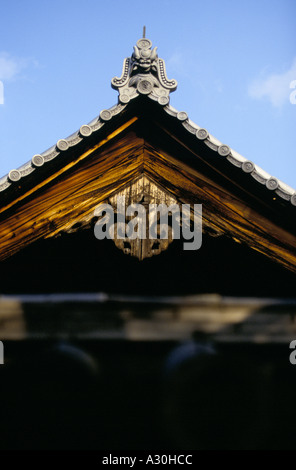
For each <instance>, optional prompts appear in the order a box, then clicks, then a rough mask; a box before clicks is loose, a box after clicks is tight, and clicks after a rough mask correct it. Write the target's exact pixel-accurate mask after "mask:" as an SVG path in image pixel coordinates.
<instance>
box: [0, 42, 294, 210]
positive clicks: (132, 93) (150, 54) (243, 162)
mask: <svg viewBox="0 0 296 470" xmlns="http://www.w3.org/2000/svg"><path fill="white" fill-rule="evenodd" d="M151 46H152V43H151V41H150V40H149V39H146V38H142V39H140V40H139V41H138V42H137V46H134V53H133V55H132V57H131V58H127V59H125V60H124V63H123V70H122V75H121V77H120V78H118V77H114V78H113V79H112V81H111V85H112V88H114V89H117V90H118V91H119V97H118V104H116V105H114V106H112V107H111V108H109V109H104V110H102V111H101V112H100V114H99V116H97V117H95V118H94V119H93V120H92V121H91V122H89V123H88V124H83V125H82V126H81V127H80V129H79V130H78V131H76V132H74V133H73V134H71V135H70V136H68V137H66V138H63V139H60V140H58V142H57V143H56V144H54V145H53V146H52V147H51V148H49V149H48V150H46V151H44V152H42V153H40V154H36V155H34V156H33V157H32V159H31V160H30V161H29V162H27V163H25V164H24V165H22V166H21V167H19V168H17V169H12V170H11V171H10V172H9V173H8V174H7V175H5V176H4V177H2V178H1V179H0V197H1V192H3V191H5V190H6V189H8V188H9V187H10V186H11V185H13V184H15V183H17V184H19V183H20V182H21V180H22V179H23V178H26V177H27V176H28V175H30V174H31V173H35V172H38V170H39V169H40V168H41V167H42V166H43V165H47V164H48V162H51V161H52V160H54V159H58V158H60V157H61V155H62V154H63V153H64V152H66V151H68V149H70V148H73V147H75V146H77V145H78V144H81V142H82V141H86V140H87V139H89V137H90V136H91V135H94V134H98V135H99V134H100V131H101V130H102V128H103V127H104V126H108V125H109V123H110V121H111V120H112V119H114V117H116V116H117V115H118V114H120V113H122V112H123V110H124V109H125V108H126V107H127V106H128V104H129V103H130V101H131V100H135V99H138V98H139V97H140V96H141V95H142V96H146V97H147V98H149V99H151V100H153V101H155V102H157V103H158V105H159V107H162V108H163V110H164V111H165V112H166V113H167V114H168V115H170V116H172V117H174V118H175V120H176V122H178V125H179V126H183V127H184V128H185V129H186V130H187V132H188V133H189V134H192V135H194V136H195V137H196V139H198V140H199V141H200V142H202V143H203V145H204V146H207V147H208V148H210V149H211V150H213V152H214V155H215V156H216V157H217V159H219V160H221V157H223V158H224V160H225V163H226V160H227V162H228V163H230V164H231V165H234V166H235V167H237V168H240V169H241V170H242V172H244V173H246V174H248V175H249V176H250V178H253V179H254V180H255V181H256V182H258V183H259V184H260V185H263V186H264V187H265V188H266V189H267V190H268V191H271V192H274V193H275V194H276V195H277V196H279V197H280V198H281V199H282V200H283V201H284V202H287V203H290V204H292V205H293V206H296V190H295V189H293V188H292V187H290V186H288V185H287V184H285V183H284V182H283V181H280V180H279V179H278V178H276V177H274V176H272V175H270V174H269V173H267V172H266V171H264V170H263V169H262V168H260V167H259V166H258V165H256V164H255V163H253V162H252V161H249V160H247V159H246V158H244V157H243V156H242V155H240V154H239V153H238V152H236V151H235V150H233V149H232V148H231V147H229V146H228V145H225V144H224V143H222V142H220V141H219V140H218V139H216V138H215V137H214V136H213V135H211V134H210V133H209V132H208V131H207V129H204V128H201V127H199V126H198V125H197V124H195V123H194V122H193V121H191V119H190V118H189V116H188V115H187V113H186V112H185V111H178V110H177V109H175V108H173V107H172V106H171V105H170V104H169V93H170V92H172V91H175V90H176V88H177V81H176V80H168V78H167V76H166V69H165V63H164V61H163V59H160V58H158V57H157V54H156V49H157V48H154V49H153V51H151ZM145 53H146V54H145ZM141 54H144V57H145V59H142V56H141ZM141 61H142V62H144V63H146V64H147V63H148V65H146V69H147V68H148V67H150V69H153V67H154V68H155V70H156V78H155V76H154V75H153V74H152V73H149V74H148V75H147V77H146V76H145V75H144V74H143V73H136V74H134V75H133V74H132V72H133V70H134V69H135V68H137V67H139V66H138V65H137V64H138V63H141ZM151 63H152V65H151ZM154 63H155V65H154V66H153V64H154ZM142 65H143V64H142ZM144 65H145V64H144ZM145 73H146V71H145ZM226 166H227V164H226Z"/></svg>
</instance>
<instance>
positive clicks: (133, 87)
mask: <svg viewBox="0 0 296 470" xmlns="http://www.w3.org/2000/svg"><path fill="white" fill-rule="evenodd" d="M116 67H117V65H116ZM111 85H112V88H114V90H115V92H117V93H118V102H117V104H115V105H114V106H112V107H110V108H109V109H104V110H102V111H101V112H100V114H99V116H97V117H96V118H95V119H93V120H92V121H91V122H89V123H88V124H83V125H82V126H81V127H80V129H79V130H78V131H76V132H74V133H73V134H72V135H71V136H69V137H66V138H62V139H60V140H59V141H58V142H57V143H56V144H54V145H53V146H52V147H51V148H50V149H48V150H47V151H45V152H43V153H40V154H36V155H34V156H33V157H32V159H31V161H29V162H27V163H25V164H24V165H22V166H21V167H20V168H18V169H12V170H11V171H10V172H9V174H8V175H6V176H4V177H3V178H2V179H1V180H0V227H1V231H0V236H1V243H0V262H1V270H0V279H1V296H0V340H1V341H2V342H3V345H4V364H3V365H0V383H1V384H2V385H1V392H0V398H1V403H6V405H5V407H3V409H2V410H1V411H0V415H1V417H2V422H4V423H5V426H4V427H3V429H1V431H0V447H1V448H3V449H5V448H20V449H22V448H24V449H28V448H33V449H35V448H36V449H40V448H47V449H55V448H60V449H63V448H81V449H108V450H109V449H149V448H151V449H156V448H158V449H161V448H162V449H163V448H166V449H168V448H170V449H182V450H184V449H216V448H217V449H243V448H246V449H260V448H295V442H296V439H295V436H294V433H295V431H294V429H293V422H294V418H296V410H295V406H294V398H293V396H294V388H295V386H296V375H295V374H296V366H294V365H293V364H292V363H291V361H290V359H289V358H290V355H291V353H292V349H290V343H291V342H292V341H293V340H296V323H295V314H296V296H295V293H294V291H295V280H296V275H295V273H296V224H295V220H296V218H295V215H296V191H295V190H294V189H292V188H291V187H289V186H288V185H286V184H285V183H283V182H282V181H279V180H278V179H277V178H275V177H274V176H271V175H269V174H268V173H266V172H265V171H264V170H262V169H261V168H260V167H258V166H257V165H256V164H255V163H253V162H251V161H248V160H246V159H245V158H244V157H243V156H242V155H240V154H239V153H237V152H236V151H234V150H233V149H232V148H231V147H230V146H228V145H226V144H225V143H223V142H220V141H218V140H217V139H216V138H215V137H214V136H212V135H211V134H210V132H209V130H207V129H204V128H200V127H199V126H198V125H197V124H195V123H194V122H193V121H191V119H190V117H189V116H188V115H187V113H186V112H185V111H183V110H181V111H180V110H176V109H175V108H173V107H172V106H171V105H170V94H171V93H172V92H174V91H175V90H176V88H177V82H176V80H174V79H169V78H168V77H167V72H166V67H165V62H164V60H163V59H161V58H159V57H158V53H157V48H156V47H153V46H152V42H151V41H150V40H149V39H147V38H146V37H143V38H141V39H139V40H138V41H137V43H136V45H135V46H134V49H133V53H132V54H131V56H130V57H129V58H126V59H125V60H124V63H123V69H122V75H121V76H120V77H115V78H113V79H112V81H111ZM251 138H252V135H251V134H250V139H251ZM291 347H292V346H291ZM294 367H295V369H294ZM16 430H17V431H16Z"/></svg>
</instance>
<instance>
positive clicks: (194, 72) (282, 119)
mask: <svg viewBox="0 0 296 470" xmlns="http://www.w3.org/2000/svg"><path fill="white" fill-rule="evenodd" d="M295 18H296V1H295V0H256V1H254V0H249V1H243V0H236V1H235V0H209V1H206V2H205V1H192V0H182V1H179V0H158V1H155V0H151V1H149V2H143V1H139V0H138V1H135V0H130V1H118V0H109V1H108V2H105V1H104V2H103V1H100V0H97V1H94V0H84V1H83V2H81V0H79V1H77V0H71V1H70V0H50V1H49V0H38V1H35V0H25V1H24V0H1V2H0V80H1V82H2V83H3V88H4V103H3V104H0V176H3V175H4V174H6V173H7V172H8V171H10V170H11V169H13V168H17V167H18V166H20V165H22V164H23V163H25V162H26V161H28V160H30V159H31V157H32V156H33V155H34V154H36V153H37V154H38V153H41V152H43V151H44V150H46V149H47V148H49V147H51V146H52V145H54V144H55V142H56V141H57V140H58V139H61V138H64V137H67V136H68V135H70V134H72V133H73V132H75V131H76V130H77V129H78V128H79V127H80V126H81V125H82V124H86V123H87V122H89V121H91V120H92V119H93V118H94V117H96V116H97V115H98V114H99V113H100V111H101V110H102V109H104V108H109V107H111V106H112V105H113V104H115V103H116V102H117V92H116V91H114V90H112V89H111V86H110V81H111V78H112V77H114V76H115V75H117V76H120V74H121V70H122V62H123V59H124V58H125V57H128V56H130V55H131V53H132V50H133V45H134V44H135V43H136V41H137V40H138V39H139V38H140V37H141V36H142V27H143V25H144V24H145V25H146V28H147V34H146V36H147V37H148V38H149V39H151V40H152V42H153V46H158V54H159V56H160V57H161V58H163V59H165V62H166V68H167V75H168V78H170V79H171V78H174V79H176V80H177V81H178V89H177V91H176V92H174V93H173V94H172V95H171V104H172V106H174V107H175V108H177V109H178V110H180V111H183V110H184V111H186V112H187V113H188V115H189V117H190V118H191V119H192V120H193V121H194V122H195V123H196V124H198V125H199V126H201V127H205V128H207V129H208V131H209V132H210V133H211V134H212V135H214V136H215V137H216V138H218V139H219V140H221V141H222V142H223V143H224V144H227V145H229V146H230V147H232V148H233V149H235V150H236V151H238V152H239V153H240V154H242V155H243V156H244V157H246V158H247V159H249V160H252V161H254V162H255V163H256V164H257V165H259V166H261V167H262V168H263V169H264V170H266V171H267V172H268V173H270V174H271V175H272V176H275V177H277V178H279V179H281V180H282V181H284V182H285V183H287V184H289V185H290V186H292V187H294V188H296V171H295V170H296V149H295V137H296V131H295V129H296V104H292V103H291V102H290V95H291V93H292V92H293V89H291V88H290V84H291V82H292V81H293V80H296V27H295ZM295 84H296V83H295ZM0 103H2V101H1V88H0Z"/></svg>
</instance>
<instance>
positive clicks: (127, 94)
mask: <svg viewBox="0 0 296 470" xmlns="http://www.w3.org/2000/svg"><path fill="white" fill-rule="evenodd" d="M156 51H157V47H154V49H153V50H152V42H151V41H150V39H147V38H146V26H144V27H143V37H142V38H141V39H139V40H138V41H137V44H136V45H135V46H134V52H133V53H132V56H131V57H130V58H127V59H125V60H124V62H123V69H122V75H121V77H120V78H118V77H114V78H113V79H112V80H111V86H112V88H114V89H115V90H118V92H119V97H118V99H119V101H120V102H121V103H123V104H126V103H128V102H129V101H130V100H131V99H133V98H136V97H137V96H139V94H140V95H147V96H149V98H151V99H153V100H155V101H158V102H159V103H160V104H161V105H163V106H165V105H166V104H168V103H169V94H170V92H172V91H175V90H176V88H177V81H176V80H169V79H168V78H167V75H166V69H165V63H164V60H163V59H160V58H159V57H158V55H157V52H156Z"/></svg>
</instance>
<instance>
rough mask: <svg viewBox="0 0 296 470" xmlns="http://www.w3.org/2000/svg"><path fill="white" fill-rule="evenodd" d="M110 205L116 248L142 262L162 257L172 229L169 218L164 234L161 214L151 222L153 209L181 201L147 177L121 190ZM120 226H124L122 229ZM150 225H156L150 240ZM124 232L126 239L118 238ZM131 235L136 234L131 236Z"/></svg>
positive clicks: (170, 241) (155, 214)
mask: <svg viewBox="0 0 296 470" xmlns="http://www.w3.org/2000/svg"><path fill="white" fill-rule="evenodd" d="M109 204H110V205H111V206H112V207H113V210H114V214H115V223H114V228H113V237H112V238H113V241H114V243H115V245H116V246H117V248H119V249H120V250H122V251H123V252H124V253H125V254H128V255H131V256H134V257H136V258H138V259H139V260H143V259H145V258H150V257H152V256H154V255H158V254H160V253H161V252H162V251H164V250H166V249H167V248H168V246H169V245H170V244H171V243H172V241H173V230H172V227H171V225H170V222H169V218H168V224H167V226H166V227H165V232H166V233H164V232H163V231H164V229H163V226H162V227H160V224H159V218H160V214H159V213H154V214H153V217H154V219H153V220H152V216H151V207H152V206H153V205H160V204H163V205H165V207H169V206H172V205H174V204H178V202H177V200H176V199H175V198H174V197H172V196H171V195H169V194H168V193H166V192H165V191H163V190H162V189H161V188H160V187H159V186H157V185H156V184H155V183H154V182H153V181H152V180H151V179H150V178H148V177H147V176H144V175H143V176H141V177H140V178H138V179H137V180H135V181H133V182H132V183H131V184H130V185H129V186H126V187H125V188H124V189H122V190H120V191H118V192H117V193H116V194H114V195H113V196H112V197H110V198H109ZM119 208H120V212H122V213H124V214H125V220H124V221H121V222H119V217H118V216H119V214H118V212H119V210H118V209H119ZM119 224H122V225H121V227H119V226H118V225H119ZM151 224H154V232H153V233H154V235H155V237H154V238H151V231H150V228H151ZM118 229H119V230H118ZM120 229H122V230H121V231H120ZM132 229H133V230H132ZM122 232H123V233H124V236H118V233H122ZM131 232H133V233H132V235H131V236H129V235H130V234H131Z"/></svg>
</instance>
